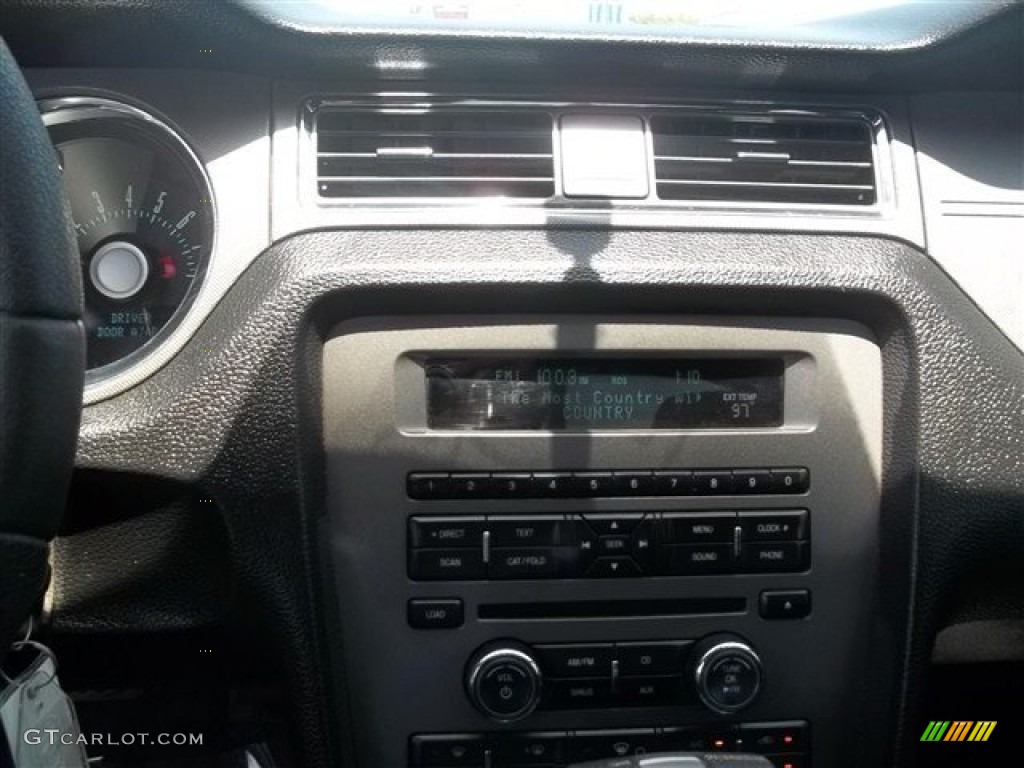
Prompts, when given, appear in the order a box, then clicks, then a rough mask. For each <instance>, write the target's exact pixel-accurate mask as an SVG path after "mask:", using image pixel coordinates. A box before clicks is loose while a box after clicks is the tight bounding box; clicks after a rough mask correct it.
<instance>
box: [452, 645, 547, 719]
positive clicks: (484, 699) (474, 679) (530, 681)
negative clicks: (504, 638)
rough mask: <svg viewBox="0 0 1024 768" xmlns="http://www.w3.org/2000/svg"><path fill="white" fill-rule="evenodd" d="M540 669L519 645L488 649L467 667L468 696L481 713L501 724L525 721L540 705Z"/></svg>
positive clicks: (481, 649) (480, 650)
mask: <svg viewBox="0 0 1024 768" xmlns="http://www.w3.org/2000/svg"><path fill="white" fill-rule="evenodd" d="M541 685H542V678H541V673H540V667H538V666H537V661H536V659H534V658H533V654H532V653H531V652H530V649H529V648H528V647H527V646H525V645H523V644H521V643H516V642H511V641H509V642H499V643H492V644H489V645H485V646H483V647H482V648H480V649H479V650H478V651H477V652H476V653H474V654H473V656H472V657H471V658H470V660H469V663H468V664H467V665H466V693H467V695H468V696H469V699H470V701H472V702H473V706H475V707H476V708H477V709H478V710H480V712H482V713H483V714H484V715H486V716H487V717H489V718H490V719H491V720H494V721H495V722H499V723H511V722H514V721H516V720H521V719H523V718H524V717H526V716H527V715H529V714H530V713H531V712H533V710H534V709H536V708H537V704H538V703H539V702H540V693H541Z"/></svg>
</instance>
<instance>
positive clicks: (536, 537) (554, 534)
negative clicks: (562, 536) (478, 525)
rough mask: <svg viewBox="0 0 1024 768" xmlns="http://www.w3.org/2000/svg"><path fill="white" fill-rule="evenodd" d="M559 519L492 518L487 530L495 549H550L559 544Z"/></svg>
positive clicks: (489, 518) (509, 516)
mask: <svg viewBox="0 0 1024 768" xmlns="http://www.w3.org/2000/svg"><path fill="white" fill-rule="evenodd" d="M561 522H562V519H561V518H559V517H527V516H525V515H523V516H518V515H507V516H491V517H488V518H487V530H489V531H490V532H491V545H492V546H495V547H550V546H554V545H555V544H557V543H558V530H559V527H560V526H561Z"/></svg>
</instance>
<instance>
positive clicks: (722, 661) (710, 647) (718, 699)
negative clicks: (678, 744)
mask: <svg viewBox="0 0 1024 768" xmlns="http://www.w3.org/2000/svg"><path fill="white" fill-rule="evenodd" d="M691 658H692V659H693V664H692V672H693V681H694V685H695V686H696V688H697V695H698V696H699V697H700V700H701V701H702V702H703V703H704V706H706V707H707V708H708V709H710V710H712V711H713V712H717V713H718V714H721V715H729V714H732V713H734V712H739V711H740V710H742V709H746V708H747V707H749V706H750V705H751V704H753V703H754V701H755V700H756V699H757V696H758V694H759V693H760V692H761V683H762V681H763V679H764V672H763V671H762V669H761V657H760V656H758V655H757V652H756V651H755V650H754V649H753V648H751V647H750V645H749V644H748V643H747V642H746V641H745V640H744V639H743V638H741V637H737V636H735V635H726V634H721V635H711V636H710V637H706V638H704V639H703V640H701V641H700V642H699V643H697V645H696V647H695V648H694V650H693V654H692V656H691Z"/></svg>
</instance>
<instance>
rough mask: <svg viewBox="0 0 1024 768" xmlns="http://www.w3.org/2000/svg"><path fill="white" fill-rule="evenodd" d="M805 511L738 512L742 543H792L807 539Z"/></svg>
mask: <svg viewBox="0 0 1024 768" xmlns="http://www.w3.org/2000/svg"><path fill="white" fill-rule="evenodd" d="M807 521H808V515H807V510H806V509H794V510H771V511H764V512H740V528H742V529H743V540H744V541H794V540H800V539H806V538H807V527H808V526H807Z"/></svg>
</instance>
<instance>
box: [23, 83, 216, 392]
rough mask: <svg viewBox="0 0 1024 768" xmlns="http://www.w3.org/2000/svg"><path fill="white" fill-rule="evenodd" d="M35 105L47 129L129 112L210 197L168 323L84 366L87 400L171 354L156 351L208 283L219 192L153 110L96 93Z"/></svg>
mask: <svg viewBox="0 0 1024 768" xmlns="http://www.w3.org/2000/svg"><path fill="white" fill-rule="evenodd" d="M38 105H39V111H40V113H41V116H42V120H43V125H45V126H46V127H47V128H48V129H49V128H51V127H53V126H58V125H69V124H73V123H77V122H83V121H86V120H97V119H100V120H103V119H113V118H127V119H129V120H135V121H138V122H141V123H143V124H145V125H147V126H150V127H152V128H155V129H156V130H157V131H159V132H160V133H161V134H162V135H163V136H164V137H165V138H166V139H167V140H169V141H170V142H171V144H172V145H173V146H174V148H175V149H176V150H177V151H178V152H180V153H181V154H182V156H183V158H184V159H185V160H186V161H187V162H188V163H190V164H191V166H192V170H193V171H194V172H195V173H197V174H198V178H199V179H200V180H201V182H202V184H203V186H204V192H205V193H206V194H207V195H208V196H209V200H210V209H211V212H210V215H211V217H212V234H211V241H210V246H209V255H208V257H207V260H206V263H205V264H204V265H203V267H202V268H201V269H200V270H199V272H198V274H197V275H196V277H195V279H194V280H193V283H192V285H191V286H190V287H189V289H188V292H187V293H186V294H185V297H184V299H183V300H182V303H181V305H180V306H179V307H178V308H177V309H176V310H175V311H174V314H173V315H172V316H171V319H170V320H169V321H168V322H167V324H166V325H165V326H164V327H163V328H161V329H160V330H159V331H158V332H157V333H156V335H155V336H154V337H153V338H152V339H150V340H149V341H148V342H146V344H144V345H143V346H142V347H140V348H139V349H137V350H135V351H134V352H132V353H130V354H128V355H126V356H125V357H123V358H121V359H120V360H117V361H115V362H113V363H109V364H108V365H104V366H100V367H99V368H95V369H93V370H90V371H86V374H85V390H84V393H83V398H82V399H83V403H84V404H85V405H89V404H91V403H95V402H98V401H100V400H104V399H106V398H108V397H111V396H113V395H116V394H119V393H121V392H123V391H125V390H127V389H129V388H131V387H133V386H135V385H136V384H138V383H139V382H140V381H142V379H144V378H145V377H147V376H149V375H150V374H152V373H154V372H155V371H156V370H157V369H158V368H159V367H160V366H161V365H163V364H164V363H165V362H166V360H167V359H169V357H170V355H168V354H166V353H165V354H164V355H161V356H160V357H157V353H158V352H159V351H160V350H161V348H163V347H164V345H165V344H166V342H167V341H168V340H169V339H171V338H174V337H176V336H177V337H180V336H181V334H180V333H179V329H180V328H181V327H182V326H184V324H185V319H186V318H187V317H188V316H189V315H190V314H192V313H194V312H195V309H196V307H197V305H198V304H199V301H198V298H199V296H200V295H202V294H203V292H204V289H206V285H207V282H206V279H205V278H206V274H207V272H208V271H209V270H210V267H211V265H212V264H213V261H214V259H215V257H216V254H217V231H218V216H217V197H216V193H215V192H214V189H213V184H211V182H210V177H209V174H208V173H207V170H206V166H205V165H204V164H203V162H202V160H200V159H199V156H198V155H197V154H196V152H195V151H194V150H193V149H192V147H191V145H190V144H189V143H188V142H187V141H186V140H185V138H184V137H183V136H182V135H181V134H180V133H179V132H178V131H177V130H175V129H174V128H172V127H171V126H170V125H169V124H168V123H166V122H164V121H163V120H161V119H160V118H158V117H156V116H155V115H154V114H152V113H151V112H149V111H147V110H145V109H141V108H140V107H136V106H133V105H131V104H127V103H125V102H122V101H118V100H115V99H111V98H103V97H98V96H60V97H56V98H45V99H41V100H40V101H39V102H38ZM191 335H192V334H191V332H189V333H188V335H187V336H184V338H182V341H181V343H182V344H184V342H185V341H186V340H187V339H188V338H190V337H191ZM175 351H177V348H174V349H172V350H171V354H173V353H174V352H175Z"/></svg>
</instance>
